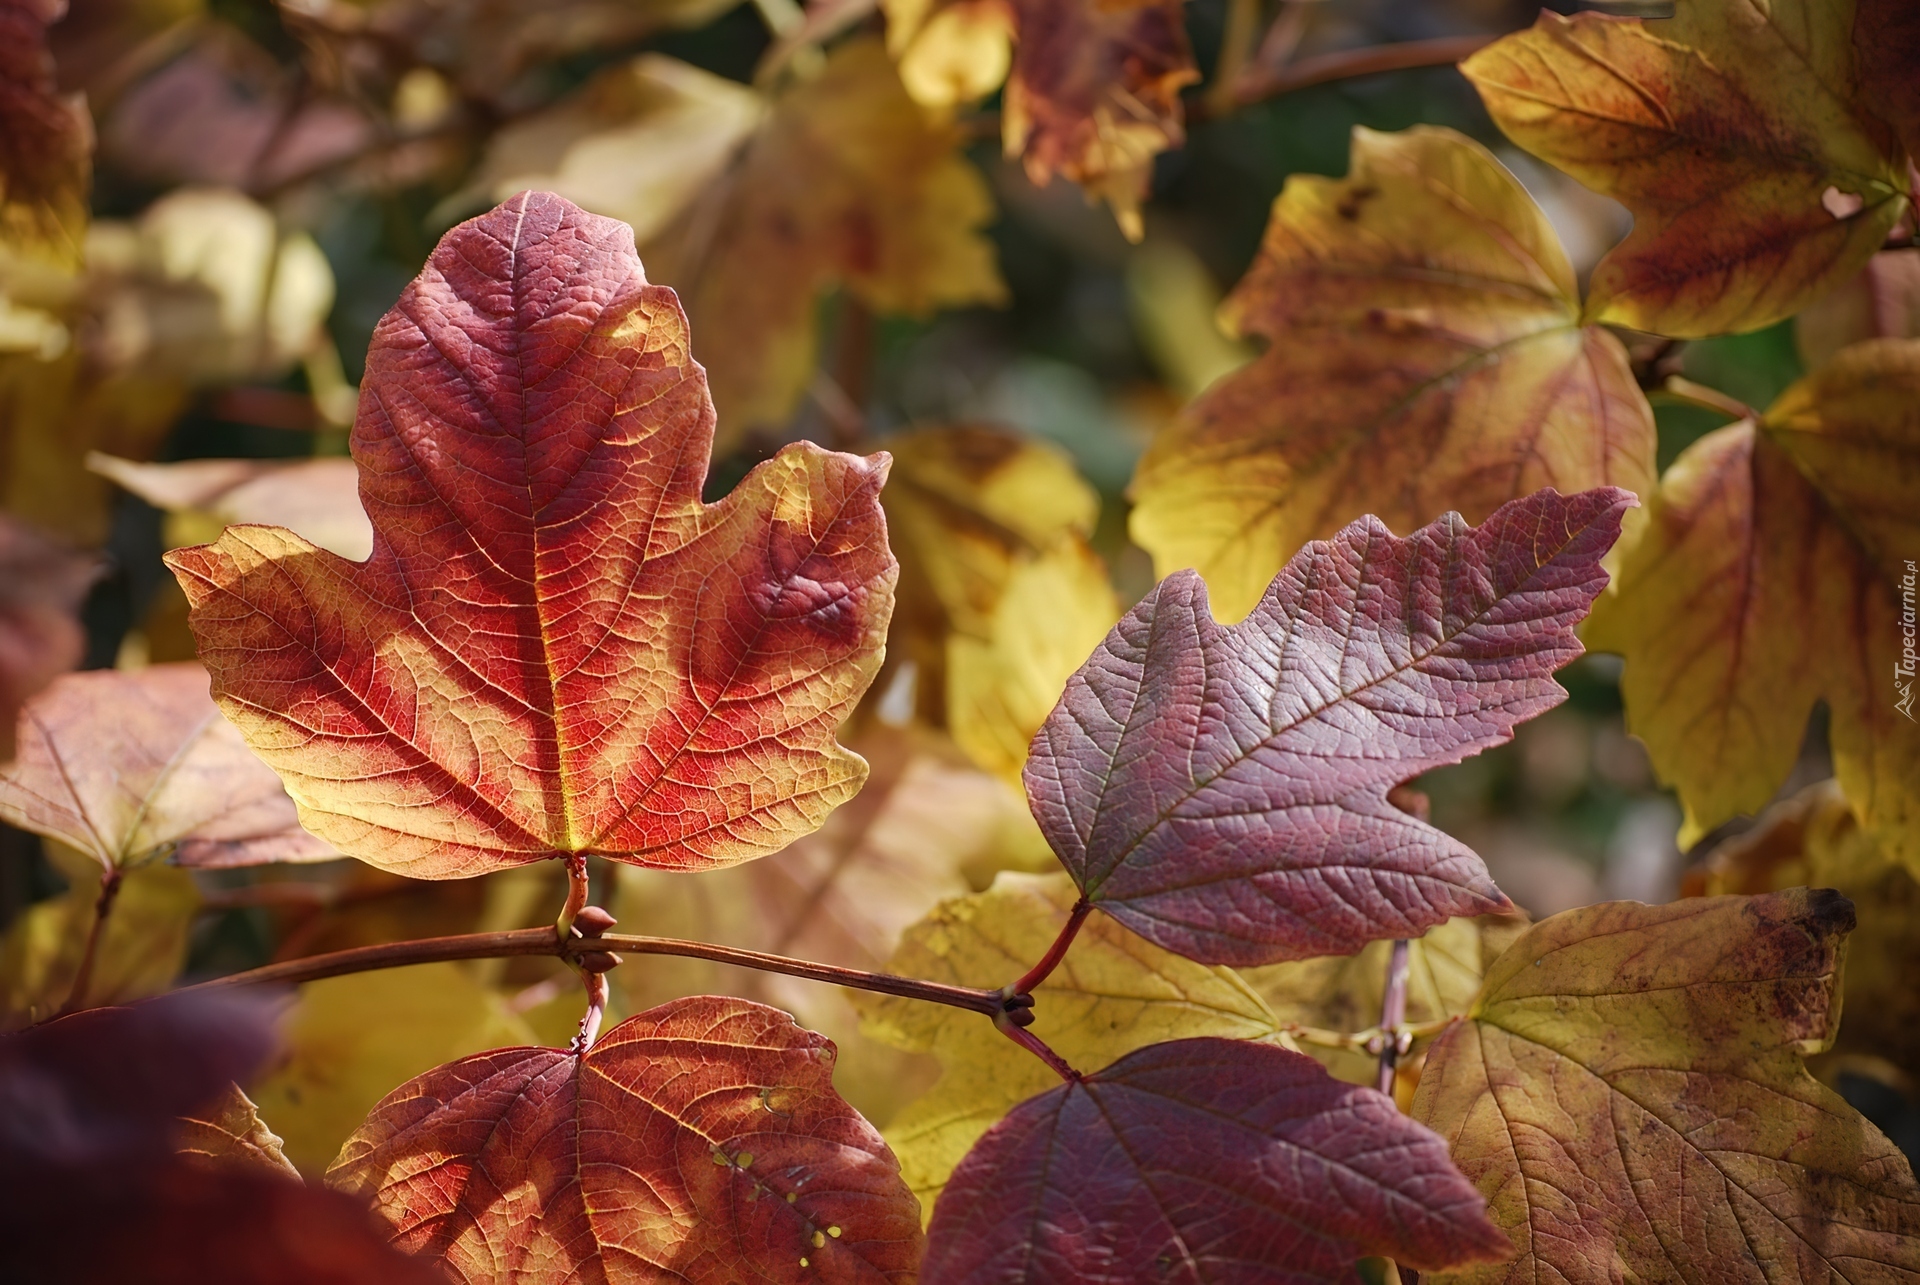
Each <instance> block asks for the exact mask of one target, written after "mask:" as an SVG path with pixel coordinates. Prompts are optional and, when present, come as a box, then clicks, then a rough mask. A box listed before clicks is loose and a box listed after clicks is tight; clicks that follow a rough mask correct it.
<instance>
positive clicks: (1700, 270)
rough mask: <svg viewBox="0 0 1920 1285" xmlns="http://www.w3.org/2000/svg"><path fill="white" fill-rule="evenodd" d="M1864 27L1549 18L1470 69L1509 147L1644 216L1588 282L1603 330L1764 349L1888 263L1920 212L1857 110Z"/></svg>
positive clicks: (1824, 21) (1822, 8)
mask: <svg viewBox="0 0 1920 1285" xmlns="http://www.w3.org/2000/svg"><path fill="white" fill-rule="evenodd" d="M1852 10H1853V5H1852V4H1850V3H1831V2H1830V0H1773V2H1772V3H1767V4H1761V3H1756V2H1755V0H1680V3H1679V4H1678V5H1677V6H1676V7H1675V10H1674V16H1673V17H1672V18H1668V19H1661V20H1657V21H1649V20H1645V19H1639V18H1615V17H1609V16H1605V15H1602V14H1597V13H1582V14H1577V15H1575V16H1574V17H1572V18H1564V17H1561V16H1560V15H1558V14H1555V13H1543V14H1541V15H1540V19H1539V21H1538V22H1537V23H1536V24H1535V25H1534V27H1533V28H1532V30H1530V31H1525V32H1520V33H1518V34H1515V35H1511V36H1508V37H1506V38H1505V39H1504V40H1501V41H1499V42H1498V43H1496V44H1494V45H1493V46H1491V47H1490V48H1487V49H1483V50H1481V51H1480V52H1479V53H1477V54H1475V55H1474V56H1473V57H1471V58H1469V59H1467V61H1466V62H1465V63H1463V64H1462V65H1461V70H1462V71H1464V72H1465V73H1466V74H1467V76H1468V78H1469V79H1471V80H1472V81H1473V82H1474V85H1475V86H1476V87H1477V88H1478V89H1479V90H1480V96H1481V98H1482V100H1483V101H1484V102H1485V103H1486V105H1487V110H1488V111H1490V112H1491V113H1492V114H1493V118H1494V121H1495V122H1496V123H1497V124H1498V125H1499V126H1500V128H1501V129H1502V130H1503V131H1504V132H1505V133H1506V135H1507V137H1509V138H1511V139H1512V140H1513V141H1514V142H1516V143H1518V144H1519V145H1520V146H1522V147H1524V148H1526V149H1527V150H1528V151H1530V152H1532V153H1533V154H1534V155H1536V156H1538V157H1540V158H1541V159H1542V160H1544V161H1547V162H1549V163H1550V164H1552V165H1555V166H1558V167H1559V168H1560V169H1563V170H1565V171H1566V172H1567V173H1569V174H1571V175H1573V177H1575V178H1577V179H1579V180H1580V181H1581V182H1583V183H1585V184H1586V185H1587V186H1589V187H1591V188H1593V189H1594V190H1595V191H1598V192H1602V193H1604V194H1606V195H1608V196H1611V197H1613V198H1614V199H1616V200H1618V201H1620V202H1622V203H1623V204H1625V205H1626V206H1627V208H1628V209H1630V210H1632V211H1633V214H1634V223H1633V232H1632V234H1631V235H1629V236H1628V237H1627V239H1626V241H1624V242H1623V243H1622V244H1621V245H1620V246H1618V247H1617V248H1616V249H1614V250H1613V251H1611V252H1610V253H1609V254H1608V255H1607V256H1606V258H1604V259H1602V260H1601V261H1600V264H1599V266H1598V267H1596V268H1595V269H1594V273H1593V282H1592V297H1591V299H1590V300H1589V301H1588V306H1587V312H1588V315H1589V316H1590V317H1591V318H1593V319H1594V320H1597V321H1605V322H1610V323H1612V324H1615V325H1621V326H1631V327H1633V328H1634V329H1636V330H1650V331H1653V332H1655V333H1658V334H1665V335H1678V336H1681V337H1695V336H1702V335H1711V334H1718V333H1722V332H1727V331H1744V330H1757V329H1759V328H1760V327H1762V326H1766V325H1771V324H1772V323H1773V322H1776V321H1778V320H1780V319H1781V318H1783V317H1786V316H1790V315H1791V314H1793V313H1794V312H1797V311H1798V310H1799V309H1800V307H1801V306H1802V305H1803V304H1805V303H1807V302H1808V301H1809V300H1810V299H1812V298H1813V297H1814V296H1816V295H1818V294H1819V293H1821V292H1822V291H1823V290H1825V289H1826V288H1828V287H1829V286H1832V285H1834V284H1836V283H1838V282H1839V281H1841V280H1843V279H1845V278H1846V277H1848V276H1850V275H1851V274H1852V273H1853V272H1855V271H1856V270H1857V269H1858V268H1859V267H1860V265H1861V264H1863V263H1865V262H1866V261H1867V258H1868V256H1870V255H1871V254H1872V253H1873V252H1874V251H1875V250H1878V249H1879V248H1880V244H1881V242H1882V241H1883V240H1884V239H1885V238H1886V234H1887V230H1888V229H1889V228H1891V227H1892V226H1893V225H1894V224H1895V223H1896V222H1898V221H1899V219H1900V216H1901V215H1902V214H1903V213H1904V212H1905V211H1906V210H1907V208H1908V205H1909V201H1908V198H1907V196H1906V195H1905V193H1906V190H1907V160H1906V157H1905V155H1904V154H1903V153H1902V151H1901V149H1900V146H1899V144H1898V143H1897V142H1896V141H1895V139H1894V137H1893V133H1892V131H1891V130H1890V129H1888V127H1887V126H1886V125H1885V124H1884V123H1883V122H1881V121H1880V120H1879V119H1877V118H1876V117H1875V116H1873V115H1872V113H1873V112H1874V111H1875V110H1876V103H1875V100H1874V99H1873V97H1871V96H1867V95H1863V93H1862V91H1863V89H1865V88H1866V87H1865V86H1863V85H1862V84H1861V82H1860V79H1859V77H1858V76H1857V74H1856V71H1855V67H1854V55H1853V42H1852V30H1851V23H1850V21H1849V19H1850V16H1851V12H1852ZM1909 73H1910V69H1909Z"/></svg>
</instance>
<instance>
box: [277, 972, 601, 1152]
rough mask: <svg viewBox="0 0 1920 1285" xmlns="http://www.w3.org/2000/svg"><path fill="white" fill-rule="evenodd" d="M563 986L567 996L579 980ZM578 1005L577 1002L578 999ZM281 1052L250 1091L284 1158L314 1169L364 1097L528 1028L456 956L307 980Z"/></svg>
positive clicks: (351, 1123) (356, 1120)
mask: <svg viewBox="0 0 1920 1285" xmlns="http://www.w3.org/2000/svg"><path fill="white" fill-rule="evenodd" d="M573 991H574V993H575V994H576V995H577V994H578V992H579V985H578V983H575V984H574V986H573ZM582 1005H583V1006H584V1001H582ZM285 1034H286V1050H285V1053H284V1055H283V1056H282V1058H281V1059H280V1061H279V1062H278V1063H276V1064H275V1066H274V1069H273V1072H272V1074H270V1075H269V1076H267V1078H265V1079H264V1080H261V1081H260V1082H259V1084H258V1085H257V1086H255V1088H254V1091H253V1097H254V1100H255V1101H257V1102H258V1103H259V1104H260V1110H261V1112H262V1113H263V1114H264V1115H265V1116H266V1118H267V1119H269V1120H272V1121H273V1127H274V1128H275V1129H277V1130H279V1132H280V1134H281V1137H282V1139H283V1142H282V1144H281V1145H282V1148H283V1150H284V1151H285V1154H286V1156H287V1159H288V1160H290V1161H292V1162H293V1163H294V1164H295V1165H298V1166H299V1167H300V1170H301V1171H302V1172H303V1173H306V1174H308V1175H309V1176H311V1177H318V1176H319V1175H320V1174H321V1173H322V1172H323V1171H324V1170H325V1169H326V1167H327V1165H328V1163H329V1162H330V1161H332V1159H333V1158H334V1156H335V1154H336V1153H337V1152H338V1151H339V1150H340V1146H341V1144H342V1143H343V1142H345V1141H346V1139H347V1137H348V1136H349V1135H350V1134H352V1133H353V1131H354V1130H355V1129H356V1128H358V1127H359V1125H360V1121H361V1120H362V1119H363V1118H364V1117H365V1116H366V1114H367V1112H368V1111H369V1110H371V1109H372V1107H373V1105H374V1103H376V1102H378V1101H379V1100H380V1099H381V1097H382V1096H384V1095H385V1094H386V1093H388V1092H389V1091H391V1090H392V1088H393V1086H394V1085H396V1084H398V1083H400V1082H401V1081H402V1080H405V1079H407V1078H408V1077H410V1076H415V1075H419V1074H421V1073H422V1072H425V1071H428V1070H430V1069H431V1068H433V1067H435V1066H438V1065H439V1064H440V1063H442V1062H446V1061H449V1060H451V1059H453V1058H457V1057H464V1056H466V1055H467V1054H469V1053H476V1052H479V1051H480V1050H481V1049H488V1048H495V1047H498V1046H499V1045H502V1044H515V1043H527V1042H529V1041H530V1040H531V1039H532V1032H530V1031H529V1030H528V1029H527V1028H526V1025H525V1024H524V1023H522V1022H521V1021H520V1020H519V1019H518V1018H517V1017H515V1016H514V1015H513V1014H511V1013H509V1012H507V1011H506V1008H505V1006H504V1005H503V1004H502V1003H501V1002H500V998H499V997H498V996H497V995H495V994H493V993H492V992H491V991H489V990H487V989H486V988H485V987H483V986H481V985H480V984H479V983H478V982H476V981H475V980H474V979H473V977H472V976H471V974H469V973H468V972H467V971H466V970H465V969H463V968H461V967H460V966H459V965H458V964H420V965H416V966H414V967H412V968H400V969H388V970H385V971H382V972H372V973H355V974H351V975H349V976H345V977H329V978H327V979H326V980H324V981H318V982H309V983H307V984H306V985H305V986H302V987H301V988H300V1002H299V1005H298V1006H297V1007H296V1008H295V1009H294V1011H293V1014H292V1016H291V1017H290V1018H289V1019H288V1021H287V1024H286V1031H285Z"/></svg>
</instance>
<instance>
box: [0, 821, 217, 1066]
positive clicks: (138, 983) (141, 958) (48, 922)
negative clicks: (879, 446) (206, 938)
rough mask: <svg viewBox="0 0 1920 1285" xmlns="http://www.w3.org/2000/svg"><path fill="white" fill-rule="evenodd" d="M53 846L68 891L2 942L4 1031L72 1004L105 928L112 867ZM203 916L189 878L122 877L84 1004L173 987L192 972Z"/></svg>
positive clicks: (164, 870) (162, 874) (153, 870)
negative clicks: (196, 924)
mask: <svg viewBox="0 0 1920 1285" xmlns="http://www.w3.org/2000/svg"><path fill="white" fill-rule="evenodd" d="M49 848H50V851H49V853H48V855H49V857H51V858H52V864H53V865H54V867H55V868H56V869H57V870H59V871H60V873H61V874H62V875H64V876H65V877H66V878H67V879H69V880H70V886H69V888H68V890H67V891H66V892H65V893H63V894H61V895H60V896H58V897H49V898H48V899H46V900H45V901H39V902H35V903H34V904H33V905H31V906H29V907H27V908H26V909H25V910H24V911H22V912H21V913H20V915H19V916H18V917H17V918H15V919H14V921H13V922H12V923H10V924H8V925H7V932H6V936H5V938H4V939H0V1030H9V1029H14V1028H18V1027H22V1026H26V1025H29V1024H31V1023H33V1022H44V1021H46V1020H47V1019H48V1018H49V1017H52V1016H53V1015H54V1014H56V1013H58V1012H60V1011H61V1010H62V1009H63V1008H65V1007H66V1006H67V1005H68V1003H69V1001H70V1000H72V999H73V997H74V988H75V985H76V982H77V979H78V978H79V975H80V965H81V959H82V957H83V956H84V955H85V953H86V951H87V943H88V940H89V938H90V937H91V936H92V935H93V934H94V932H95V931H96V929H95V924H96V922H97V921H99V904H100V884H101V881H102V879H103V878H104V876H105V875H106V871H105V869H104V868H102V867H101V866H100V865H99V864H98V863H97V862H96V861H95V860H94V859H93V858H92V857H91V856H90V855H87V854H83V853H78V852H74V851H73V850H72V849H70V848H66V847H65V846H64V845H59V844H54V845H49ZM199 911H200V894H199V892H198V891H197V890H196V889H195V887H194V883H193V877H192V876H191V875H189V874H188V873H187V872H186V871H184V870H176V869H174V868H173V867H171V866H165V865H149V866H142V867H140V868H139V869H135V870H129V871H127V872H125V873H124V874H123V875H122V876H121V877H120V881H119V886H118V889H117V890H116V891H115V893H114V896H113V905H112V910H111V912H110V913H109V914H108V916H107V918H106V920H105V921H104V922H101V923H99V927H98V930H97V931H98V933H99V938H98V940H97V941H96V942H95V943H94V947H93V962H92V965H91V967H90V971H89V973H88V977H87V984H86V987H85V993H84V994H83V995H81V996H80V997H79V998H80V1000H81V1002H82V1003H83V1004H92V1005H98V1004H126V1003H130V1002H132V1001H134V1000H139V999H146V998H147V997H149V996H152V995H158V994H160V993H161V992H162V991H164V990H166V989H167V987H169V986H171V985H172V984H173V982H174V979H175V978H176V977H178V976H179V974H180V970H181V968H183V967H184V966H185V965H186V962H187V946H188V940H189V934H190V933H191V931H192V929H193V921H194V917H195V916H196V915H197V914H198V913H199Z"/></svg>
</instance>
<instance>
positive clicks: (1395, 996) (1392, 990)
mask: <svg viewBox="0 0 1920 1285" xmlns="http://www.w3.org/2000/svg"><path fill="white" fill-rule="evenodd" d="M1408 955H1409V947H1408V943H1407V942H1406V941H1404V940H1402V941H1396V942H1394V943H1393V951H1392V953H1391V954H1389V955H1388V956H1387V991H1386V995H1385V996H1384V997H1383V998H1382V1000H1381V1002H1380V1033H1381V1039H1380V1078H1379V1081H1378V1084H1377V1086H1376V1087H1378V1088H1379V1090H1380V1091H1381V1092H1382V1093H1385V1094H1388V1095H1391V1094H1392V1093H1393V1073H1394V1067H1395V1066H1396V1065H1398V1063H1399V1061H1400V1055H1401V1054H1402V1053H1405V1052H1406V1051H1407V1049H1408V1048H1410V1047H1412V1045H1413V1040H1412V1039H1411V1038H1410V1037H1409V1036H1408V1035H1407V1033H1406V1032H1404V1031H1402V1030H1401V1029H1400V1027H1401V1024H1402V1023H1404V1022H1405V1021H1406V1020H1407V971H1408V970H1407V964H1408Z"/></svg>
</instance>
